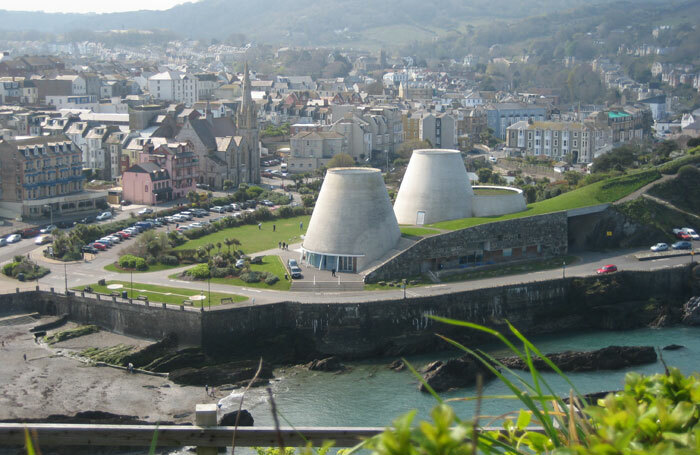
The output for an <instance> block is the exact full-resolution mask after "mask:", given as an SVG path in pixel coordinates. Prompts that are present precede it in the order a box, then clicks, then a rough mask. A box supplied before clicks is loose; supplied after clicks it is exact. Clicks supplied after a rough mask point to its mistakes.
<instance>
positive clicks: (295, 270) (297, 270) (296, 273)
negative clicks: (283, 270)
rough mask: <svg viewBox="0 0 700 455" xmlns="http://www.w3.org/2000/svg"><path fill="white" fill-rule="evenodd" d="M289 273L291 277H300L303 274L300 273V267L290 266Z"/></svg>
mask: <svg viewBox="0 0 700 455" xmlns="http://www.w3.org/2000/svg"><path fill="white" fill-rule="evenodd" d="M289 274H290V276H291V277H292V278H295V279H296V278H301V277H302V276H303V275H302V274H301V269H300V268H299V267H296V266H295V267H290V268H289Z"/></svg>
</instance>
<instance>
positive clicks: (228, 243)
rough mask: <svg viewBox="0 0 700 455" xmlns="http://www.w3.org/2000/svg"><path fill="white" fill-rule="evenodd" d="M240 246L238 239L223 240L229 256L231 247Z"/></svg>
mask: <svg viewBox="0 0 700 455" xmlns="http://www.w3.org/2000/svg"><path fill="white" fill-rule="evenodd" d="M240 244H241V242H239V241H238V239H235V238H233V237H228V238H226V239H224V245H226V246H227V247H228V252H229V254H230V253H231V246H233V245H240ZM234 251H236V250H235V249H234Z"/></svg>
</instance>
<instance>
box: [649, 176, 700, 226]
mask: <svg viewBox="0 0 700 455" xmlns="http://www.w3.org/2000/svg"><path fill="white" fill-rule="evenodd" d="M649 194H651V195H652V196H656V197H658V198H660V199H663V200H664V201H668V202H670V203H671V204H673V205H675V206H676V207H678V208H680V209H683V210H686V211H688V212H690V213H694V214H696V215H700V169H698V168H696V167H694V166H685V167H683V168H681V169H680V170H679V171H678V176H677V177H676V178H675V179H672V180H669V181H667V182H664V183H660V184H658V185H656V186H654V187H653V188H652V189H651V190H650V191H649Z"/></svg>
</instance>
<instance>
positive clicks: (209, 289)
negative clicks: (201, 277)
mask: <svg viewBox="0 0 700 455" xmlns="http://www.w3.org/2000/svg"><path fill="white" fill-rule="evenodd" d="M207 289H208V291H209V309H210V310H211V272H209V275H207Z"/></svg>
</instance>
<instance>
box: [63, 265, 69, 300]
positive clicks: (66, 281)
mask: <svg viewBox="0 0 700 455" xmlns="http://www.w3.org/2000/svg"><path fill="white" fill-rule="evenodd" d="M63 278H64V280H65V283H66V295H68V269H67V264H65V263H64V264H63Z"/></svg>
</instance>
